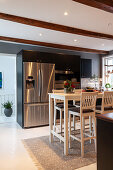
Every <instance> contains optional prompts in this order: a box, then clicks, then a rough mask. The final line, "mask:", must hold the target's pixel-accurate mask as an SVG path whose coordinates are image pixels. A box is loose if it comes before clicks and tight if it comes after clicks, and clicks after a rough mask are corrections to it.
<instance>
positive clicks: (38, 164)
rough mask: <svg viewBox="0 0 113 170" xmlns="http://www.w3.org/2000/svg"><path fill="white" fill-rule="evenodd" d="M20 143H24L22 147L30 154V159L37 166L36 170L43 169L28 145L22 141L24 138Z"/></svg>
mask: <svg viewBox="0 0 113 170" xmlns="http://www.w3.org/2000/svg"><path fill="white" fill-rule="evenodd" d="M22 143H23V145H24V147H25V148H26V150H27V152H28V154H29V155H30V157H31V159H32V161H33V162H34V164H35V166H36V167H37V168H38V170H44V169H43V168H42V166H41V164H40V163H39V162H38V160H37V159H36V157H35V156H34V155H33V153H32V151H31V150H30V149H29V148H28V146H27V145H26V143H25V142H24V140H22Z"/></svg>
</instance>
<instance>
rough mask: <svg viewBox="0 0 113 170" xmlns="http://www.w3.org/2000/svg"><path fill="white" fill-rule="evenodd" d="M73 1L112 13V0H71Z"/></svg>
mask: <svg viewBox="0 0 113 170" xmlns="http://www.w3.org/2000/svg"><path fill="white" fill-rule="evenodd" d="M73 1H75V2H79V3H82V4H85V5H88V6H91V7H94V8H98V9H101V10H104V11H107V12H111V13H113V0H73Z"/></svg>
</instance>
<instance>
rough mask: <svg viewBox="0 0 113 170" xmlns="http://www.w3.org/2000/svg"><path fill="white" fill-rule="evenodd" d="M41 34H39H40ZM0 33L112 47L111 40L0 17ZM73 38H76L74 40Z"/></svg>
mask: <svg viewBox="0 0 113 170" xmlns="http://www.w3.org/2000/svg"><path fill="white" fill-rule="evenodd" d="M40 34H41V36H40ZM0 35H1V36H6V37H14V38H21V39H27V40H35V41H41V42H49V43H56V44H64V45H70V46H77V47H84V48H91V49H98V50H107V51H110V50H112V49H113V41H111V40H104V39H98V38H92V37H86V36H80V35H75V34H70V33H63V32H60V31H53V30H49V29H44V28H37V27H34V26H28V25H24V24H20V23H15V22H11V21H5V20H2V19H0ZM74 40H77V41H76V42H75V41H74Z"/></svg>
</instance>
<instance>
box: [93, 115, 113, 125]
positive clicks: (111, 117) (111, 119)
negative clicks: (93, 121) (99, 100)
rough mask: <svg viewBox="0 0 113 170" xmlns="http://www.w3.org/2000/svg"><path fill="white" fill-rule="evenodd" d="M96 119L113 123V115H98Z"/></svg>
mask: <svg viewBox="0 0 113 170" xmlns="http://www.w3.org/2000/svg"><path fill="white" fill-rule="evenodd" d="M96 118H97V119H101V120H104V121H108V122H111V123H113V113H107V114H98V115H96Z"/></svg>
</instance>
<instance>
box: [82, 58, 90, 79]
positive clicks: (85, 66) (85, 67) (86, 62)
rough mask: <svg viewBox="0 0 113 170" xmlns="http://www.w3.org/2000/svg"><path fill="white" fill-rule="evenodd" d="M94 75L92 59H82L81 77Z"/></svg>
mask: <svg viewBox="0 0 113 170" xmlns="http://www.w3.org/2000/svg"><path fill="white" fill-rule="evenodd" d="M91 76H92V60H91V59H81V78H90V77H91Z"/></svg>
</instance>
